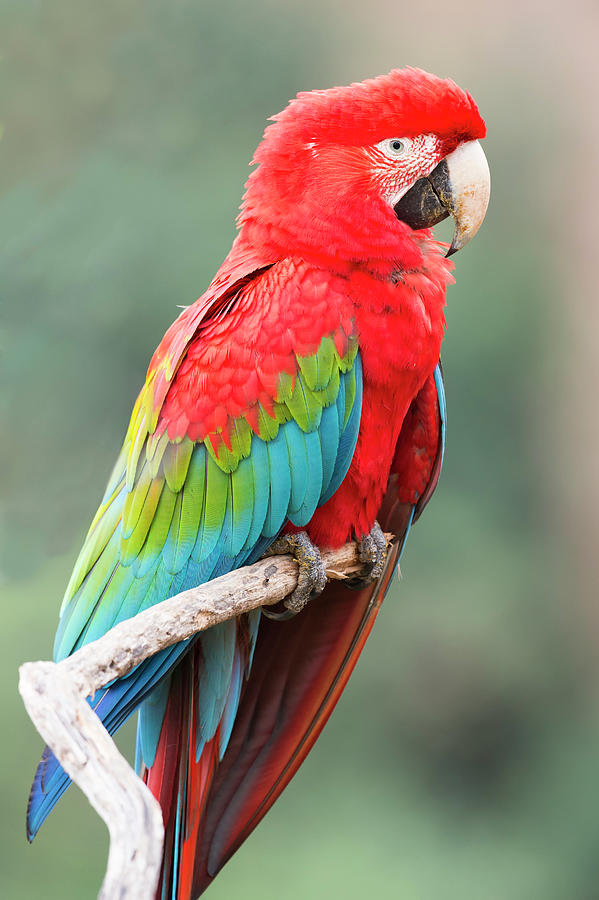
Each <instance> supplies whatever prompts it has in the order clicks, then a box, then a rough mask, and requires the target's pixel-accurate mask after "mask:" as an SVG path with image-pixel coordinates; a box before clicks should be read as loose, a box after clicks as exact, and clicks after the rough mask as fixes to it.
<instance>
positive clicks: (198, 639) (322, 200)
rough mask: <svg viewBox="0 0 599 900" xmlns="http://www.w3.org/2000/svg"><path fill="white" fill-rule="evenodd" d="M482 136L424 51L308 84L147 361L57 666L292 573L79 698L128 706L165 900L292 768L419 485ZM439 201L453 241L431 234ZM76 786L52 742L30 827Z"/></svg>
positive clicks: (355, 645) (276, 128) (374, 601)
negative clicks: (275, 570)
mask: <svg viewBox="0 0 599 900" xmlns="http://www.w3.org/2000/svg"><path fill="white" fill-rule="evenodd" d="M485 134H486V126H485V123H484V121H483V119H482V117H481V115H480V113H479V111H478V107H477V105H476V103H475V101H474V100H473V98H472V97H471V95H470V94H469V93H468V92H466V91H465V90H463V89H462V88H460V87H459V86H458V85H457V84H456V83H455V82H453V81H452V80H450V79H444V78H440V77H438V76H436V75H433V74H430V73H427V72H425V71H423V70H421V69H417V68H411V67H409V68H403V69H393V70H392V71H391V72H389V73H388V74H384V75H381V76H378V77H375V78H370V79H367V80H365V81H362V82H355V83H352V84H350V85H347V86H342V87H334V88H328V89H324V90H315V91H309V92H301V93H299V94H298V95H297V96H296V97H295V98H294V99H292V100H291V101H290V102H289V104H288V105H287V106H286V107H285V108H284V109H283V110H282V112H280V113H278V114H277V115H275V116H273V117H272V119H271V121H270V124H268V126H267V127H266V130H265V132H264V136H263V139H262V141H261V143H260V144H259V145H258V148H257V149H256V151H255V154H254V156H253V160H252V163H253V165H254V168H253V169H252V172H251V174H250V176H249V178H248V180H247V183H246V186H245V193H244V196H243V199H242V203H241V206H240V213H239V216H238V220H237V229H238V230H237V235H236V237H235V240H234V242H233V245H232V248H231V251H230V252H229V254H228V256H227V257H226V259H225V261H224V262H223V263H222V265H221V266H220V268H219V269H218V271H217V273H216V275H215V277H214V279H213V281H212V282H211V284H210V285H209V287H208V289H207V290H206V291H205V292H204V293H203V294H202V295H201V296H200V298H199V299H198V300H197V301H196V302H195V303H193V304H192V305H191V306H189V307H187V308H185V309H184V310H183V312H182V313H181V314H180V315H179V317H178V318H177V319H176V320H175V322H174V323H173V324H172V325H171V327H170V328H169V329H168V331H167V332H166V334H165V336H164V338H163V340H162V342H161V343H160V345H159V347H158V349H157V350H156V352H155V353H154V355H153V357H152V359H151V362H150V364H149V368H148V371H147V377H146V380H145V383H144V385H143V387H142V389H141V392H140V394H139V397H138V399H137V401H136V403H135V406H134V409H133V413H132V416H131V420H130V423H129V427H128V429H127V432H126V436H125V439H124V444H123V447H122V449H121V451H120V454H119V456H118V459H117V462H116V464H115V467H114V469H113V471H112V474H111V476H110V479H109V481H108V485H107V487H106V490H105V493H104V495H103V498H102V501H101V504H100V506H99V509H98V511H97V513H96V515H95V517H94V519H93V521H92V524H91V527H90V529H89V532H88V534H87V537H86V538H85V541H84V544H83V548H82V550H81V553H80V555H79V557H78V559H77V561H76V564H75V567H74V570H73V574H72V576H71V579H70V581H69V584H68V586H67V589H66V593H65V596H64V600H63V604H62V607H61V611H60V618H59V624H58V630H57V634H56V639H55V644H54V658H55V660H56V661H59V660H62V659H64V658H66V657H67V656H69V655H70V654H72V653H73V652H74V651H75V650H77V649H79V648H80V647H82V646H84V645H85V644H87V643H89V642H90V641H93V640H95V639H96V638H98V637H100V636H101V635H103V634H104V633H105V632H107V631H108V630H109V629H110V628H112V627H113V626H114V625H115V624H117V623H118V622H121V621H123V620H124V619H128V618H130V617H132V616H134V615H135V614H136V613H138V612H140V611H141V610H143V609H146V608H148V607H149V606H151V605H153V604H155V603H158V602H160V601H162V600H164V599H166V598H168V597H171V596H174V595H175V594H177V593H179V592H180V591H183V590H185V589H187V588H190V587H194V586H196V585H200V584H203V583H206V582H208V581H210V580H211V579H213V578H216V577H217V576H219V575H221V574H223V573H226V572H229V571H231V570H233V569H236V568H238V567H241V566H244V565H248V564H251V563H252V562H255V561H256V560H257V559H259V558H260V557H261V556H263V555H264V554H266V553H269V552H270V553H286V552H290V553H292V555H294V556H295V558H296V559H297V561H298V566H299V573H300V574H299V580H298V585H297V587H296V589H295V590H294V591H293V593H292V594H291V595H290V596H289V597H287V598H286V599H285V600H284V601H283V603H282V604H280V605H278V606H276V607H263V608H262V609H258V610H254V611H252V612H250V613H247V614H244V615H242V616H239V617H237V618H236V619H231V620H229V621H226V622H223V623H221V624H218V625H215V626H213V627H211V628H209V629H208V630H206V631H204V632H202V633H200V634H198V635H196V636H194V637H191V638H189V639H188V640H186V641H183V642H180V643H178V644H175V645H174V646H171V647H168V648H167V649H165V650H162V651H161V652H159V653H157V654H156V655H155V656H153V657H151V658H149V659H147V660H145V661H144V662H143V663H141V664H140V665H138V666H137V667H136V668H135V669H134V670H133V671H132V672H131V673H129V674H128V675H127V676H125V677H122V678H120V679H118V680H116V681H115V682H114V683H112V684H110V685H109V686H107V687H105V688H103V689H101V690H99V691H98V692H97V693H96V694H95V696H94V697H93V698H88V702H89V703H90V704H91V706H92V708H93V709H94V710H95V711H96V713H97V715H98V716H99V717H100V719H101V721H102V722H103V723H104V725H105V726H106V728H107V729H108V731H109V732H110V733H114V732H115V731H116V730H117V729H118V728H119V727H120V726H121V725H122V724H123V723H124V722H125V721H126V720H127V719H128V718H129V716H130V715H132V714H133V713H134V712H136V711H137V712H138V725H137V749H136V766H137V770H138V772H139V774H140V775H141V777H142V778H143V779H144V781H145V782H146V784H147V785H148V787H149V788H150V790H151V791H152V793H153V794H154V795H155V797H156V798H157V799H158V800H159V802H160V805H161V809H162V814H163V819H164V825H165V847H164V854H163V861H162V868H161V874H160V883H159V886H158V888H157V895H156V896H157V897H159V898H163V900H164V898H173V900H174V898H177V900H190V898H193V897H198V896H199V895H200V894H201V893H203V891H204V890H205V889H206V888H207V887H208V886H209V885H210V883H211V882H212V880H213V878H214V877H215V876H216V875H217V873H218V872H219V871H220V869H221V868H222V867H223V865H224V864H225V863H226V862H227V861H228V860H229V859H230V857H231V856H232V855H233V853H234V852H235V851H236V850H237V849H238V847H239V846H240V845H241V843H242V842H243V841H244V840H245V839H246V838H247V837H248V836H249V834H250V833H251V832H252V830H253V829H254V828H255V827H256V825H257V824H258V822H260V820H261V819H262V817H263V816H264V815H265V813H266V812H267V811H268V810H269V809H270V807H271V806H272V804H273V803H274V802H275V800H276V799H277V797H278V796H279V795H280V793H281V792H282V790H283V789H284V788H285V786H286V785H287V784H288V783H289V781H290V779H291V778H292V777H293V775H294V774H295V773H296V771H297V770H298V768H299V766H300V765H301V763H302V762H303V760H304V759H305V757H306V755H307V754H308V752H309V751H310V749H311V748H312V746H313V744H314V743H315V741H316V739H317V737H318V736H319V734H320V732H321V730H322V728H323V726H324V725H325V723H326V721H327V719H328V717H329V716H330V714H331V712H332V709H333V707H334V706H335V704H336V702H337V700H338V699H339V696H340V695H341V693H342V691H343V689H344V687H345V685H346V683H347V680H348V678H349V676H350V674H351V672H352V670H353V668H354V665H355V663H356V661H357V659H358V657H359V655H360V652H361V650H362V648H363V646H364V644H365V642H366V639H367V637H368V635H369V633H370V631H371V629H372V627H373V624H374V621H375V619H376V616H377V613H378V611H379V609H380V607H381V603H382V601H383V598H384V595H385V593H386V591H387V588H388V586H389V584H390V582H391V579H392V577H393V574H394V572H395V571H396V569H397V567H398V560H399V557H400V555H401V553H402V552H403V549H404V545H405V542H406V538H407V536H408V533H409V531H410V529H411V527H412V525H413V524H414V522H415V521H416V520H417V519H418V518H419V516H420V514H421V512H422V510H423V509H424V507H425V506H426V504H427V503H428V501H429V499H430V497H431V495H432V493H433V491H434V490H435V487H436V485H437V481H438V478H439V473H440V470H441V465H442V460H443V453H444V446H445V422H446V406H445V394H444V388H443V375H442V370H441V365H440V353H441V343H442V340H443V337H444V331H445V318H444V307H445V302H446V289H447V286H448V285H449V284H450V283H452V282H453V280H454V279H453V275H452V271H453V268H454V261H453V260H452V259H450V257H451V256H452V255H453V254H454V253H455V252H456V251H458V250H460V249H461V248H463V247H464V246H465V245H466V244H467V243H468V241H469V240H470V239H471V238H472V237H473V236H474V235H475V234H476V232H477V231H478V229H479V227H480V225H481V223H482V221H483V219H484V216H485V213H486V210H487V205H488V201H489V192H490V175H489V167H488V164H487V161H486V158H485V154H484V152H483V150H482V147H481V144H480V140H481V139H482V138H484V137H485ZM448 216H451V217H453V220H454V232H453V239H452V242H451V245H450V246H449V248H448V246H447V244H444V243H443V242H440V241H438V240H436V238H435V236H434V233H433V231H432V228H433V226H435V225H436V224H437V223H438V222H440V221H442V220H443V219H445V218H447V217H448ZM385 532H389V533H392V534H393V539H392V540H391V542H390V543H388V542H387V537H386V536H385ZM351 540H355V541H357V542H358V548H359V554H360V560H361V563H362V564H363V570H362V571H361V572H360V573H359V574H357V575H356V576H354V577H353V579H350V580H349V581H348V582H344V581H335V582H329V583H328V584H327V583H326V575H325V573H324V569H323V565H322V559H321V555H320V548H325V547H329V548H334V547H339V546H341V545H342V544H344V543H345V542H347V541H351ZM68 784H69V779H68V776H67V775H66V774H65V772H64V771H63V769H62V768H61V766H60V765H59V763H58V762H57V760H56V758H55V757H54V756H53V754H52V752H51V751H50V750H49V748H46V749H45V750H44V753H43V756H42V760H41V762H40V764H39V766H38V769H37V771H36V774H35V778H34V782H33V787H32V789H31V795H30V799H29V805H28V811H27V833H28V837H29V839H30V840H32V839H33V837H34V835H35V834H36V832H37V831H38V829H39V828H40V826H41V824H42V822H43V821H44V820H45V818H46V817H47V815H48V814H49V812H50V811H51V809H52V808H53V807H54V805H55V804H56V802H57V801H58V799H59V798H60V796H61V795H62V794H63V793H64V791H65V790H66V788H67V786H68Z"/></svg>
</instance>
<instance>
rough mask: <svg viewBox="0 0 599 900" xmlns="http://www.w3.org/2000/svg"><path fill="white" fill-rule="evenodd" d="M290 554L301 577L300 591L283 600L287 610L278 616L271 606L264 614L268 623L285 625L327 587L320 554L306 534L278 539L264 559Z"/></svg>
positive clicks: (278, 613)
mask: <svg viewBox="0 0 599 900" xmlns="http://www.w3.org/2000/svg"><path fill="white" fill-rule="evenodd" d="M286 553H289V554H290V555H291V556H293V557H294V559H296V560H297V564H298V567H299V576H298V580H297V587H296V589H295V590H294V591H293V593H291V594H290V595H289V596H288V597H286V598H285V599H284V600H283V606H284V607H285V609H284V610H282V611H281V612H275V611H274V610H273V609H272V608H270V607H268V606H263V607H262V612H263V613H264V615H265V616H267V617H268V618H269V619H276V620H278V621H284V620H285V619H291V618H292V617H293V616H295V615H297V613H298V612H301V610H302V609H303V608H304V606H305V605H306V603H308V601H309V600H311V599H312V597H316V596H318V594H320V593H321V592H322V591H323V590H324V587H325V585H326V583H327V576H326V572H325V569H324V566H323V564H322V559H321V557H320V550H319V549H318V547H317V546H316V545H315V544H313V543H312V541H311V540H310V538H309V537H308V535H307V534H306V532H305V531H299V532H298V533H297V534H284V535H281V537H279V538H277V539H276V541H275V542H274V543H273V544H272V545H271V546H270V547H269V549H268V551H267V553H266V554H265V555H271V554H277V555H282V554H286Z"/></svg>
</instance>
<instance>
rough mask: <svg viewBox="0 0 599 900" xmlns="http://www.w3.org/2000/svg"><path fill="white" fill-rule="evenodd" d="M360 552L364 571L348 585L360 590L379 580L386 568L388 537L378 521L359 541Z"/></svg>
mask: <svg viewBox="0 0 599 900" xmlns="http://www.w3.org/2000/svg"><path fill="white" fill-rule="evenodd" d="M358 553H359V556H360V561H361V562H363V563H364V572H363V573H361V574H360V575H358V576H356V577H354V578H352V579H351V581H350V582H349V584H348V586H349V587H352V588H356V589H357V590H360V589H361V588H363V587H365V586H366V585H367V584H371V583H372V582H373V581H378V579H379V578H380V577H381V575H382V574H383V569H384V568H385V562H386V559H387V538H386V537H385V535H384V533H383V530H382V528H381V526H380V525H379V523H378V522H375V523H374V525H373V526H372V528H371V529H370V531H369V532H368V534H366V535H364V537H363V538H362V540H361V541H358Z"/></svg>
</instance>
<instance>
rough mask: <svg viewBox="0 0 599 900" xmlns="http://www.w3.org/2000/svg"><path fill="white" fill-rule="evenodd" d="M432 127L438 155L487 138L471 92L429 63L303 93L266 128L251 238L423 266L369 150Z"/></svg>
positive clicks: (245, 210) (249, 209)
mask: <svg viewBox="0 0 599 900" xmlns="http://www.w3.org/2000/svg"><path fill="white" fill-rule="evenodd" d="M419 134H434V135H437V136H438V137H439V139H440V143H439V146H440V153H439V158H441V157H442V156H444V155H446V154H447V153H449V152H451V151H452V150H453V149H454V148H455V147H456V146H457V144H458V143H459V142H460V141H463V140H474V139H476V138H480V137H484V135H485V124H484V122H483V120H482V118H481V116H480V114H479V112H478V109H477V107H476V104H475V103H474V100H473V99H472V97H471V96H470V94H468V93H466V91H463V90H462V89H461V88H459V87H458V86H457V85H456V84H455V83H454V82H453V81H450V80H449V79H442V78H438V77H437V76H435V75H431V74H429V73H427V72H423V71H422V70H421V69H413V68H407V69H393V70H392V71H391V72H389V74H388V75H381V76H380V77H378V78H372V79H368V80H367V81H363V82H359V83H355V84H351V85H348V86H347V87H335V88H330V89H328V90H323V91H311V92H303V93H300V94H298V95H297V97H296V98H295V99H293V100H292V101H291V102H290V103H289V105H288V106H287V107H286V108H285V109H284V110H283V111H282V112H280V113H278V115H276V116H273V124H272V125H269V126H268V127H267V129H266V131H265V133H264V139H263V141H262V143H261V144H260V145H259V146H258V148H257V150H256V152H255V154H254V158H253V162H254V163H257V164H258V168H257V169H256V170H255V171H254V172H253V173H252V174H251V175H250V178H249V179H248V183H247V190H246V194H245V197H244V200H243V204H242V208H241V210H242V211H241V215H240V218H239V223H240V225H241V226H242V228H243V229H244V232H245V235H244V236H246V237H248V238H249V239H250V241H251V242H252V243H253V244H257V245H259V246H262V247H266V246H267V247H269V248H271V249H272V250H274V251H275V252H278V253H279V254H282V255H285V254H287V253H292V252H293V253H296V254H297V253H300V254H303V255H305V256H312V257H314V256H318V257H319V258H321V259H322V258H323V257H325V258H326V259H327V260H332V259H333V258H334V259H336V260H339V259H341V260H353V261H355V260H365V259H366V260H372V259H389V258H393V259H395V260H397V259H398V258H399V259H401V260H402V261H404V262H405V264H406V265H410V266H411V265H418V263H419V261H420V251H419V250H418V248H417V245H416V244H415V243H414V241H412V240H411V239H410V229H408V228H407V226H405V225H404V224H403V223H402V222H399V221H398V220H397V219H396V218H395V216H394V213H393V210H392V209H391V208H390V207H389V206H388V205H386V204H384V203H383V202H382V200H381V198H380V197H377V196H374V195H373V190H372V183H371V172H370V170H369V169H368V168H367V166H366V164H365V157H364V154H363V153H362V148H364V147H368V146H374V145H375V144H377V143H378V142H379V141H381V140H384V139H386V138H394V137H412V136H414V135H419Z"/></svg>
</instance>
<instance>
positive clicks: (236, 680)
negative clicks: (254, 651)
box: [218, 646, 243, 759]
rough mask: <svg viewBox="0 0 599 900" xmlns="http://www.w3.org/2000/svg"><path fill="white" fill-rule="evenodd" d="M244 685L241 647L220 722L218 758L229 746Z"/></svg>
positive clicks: (236, 655)
mask: <svg viewBox="0 0 599 900" xmlns="http://www.w3.org/2000/svg"><path fill="white" fill-rule="evenodd" d="M242 684H243V673H242V671H241V652H240V649H239V647H238V646H237V647H236V648H235V655H234V658H233V668H232V671H231V678H230V681H229V690H228V692H227V699H226V701H225V705H224V708H223V713H222V716H221V720H220V731H219V735H218V756H219V759H222V758H223V756H224V753H225V750H226V749H227V746H228V744H229V739H230V737H231V732H232V731H233V725H234V723H235V716H236V715H237V707H238V706H239V698H240V697H241V686H242Z"/></svg>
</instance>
